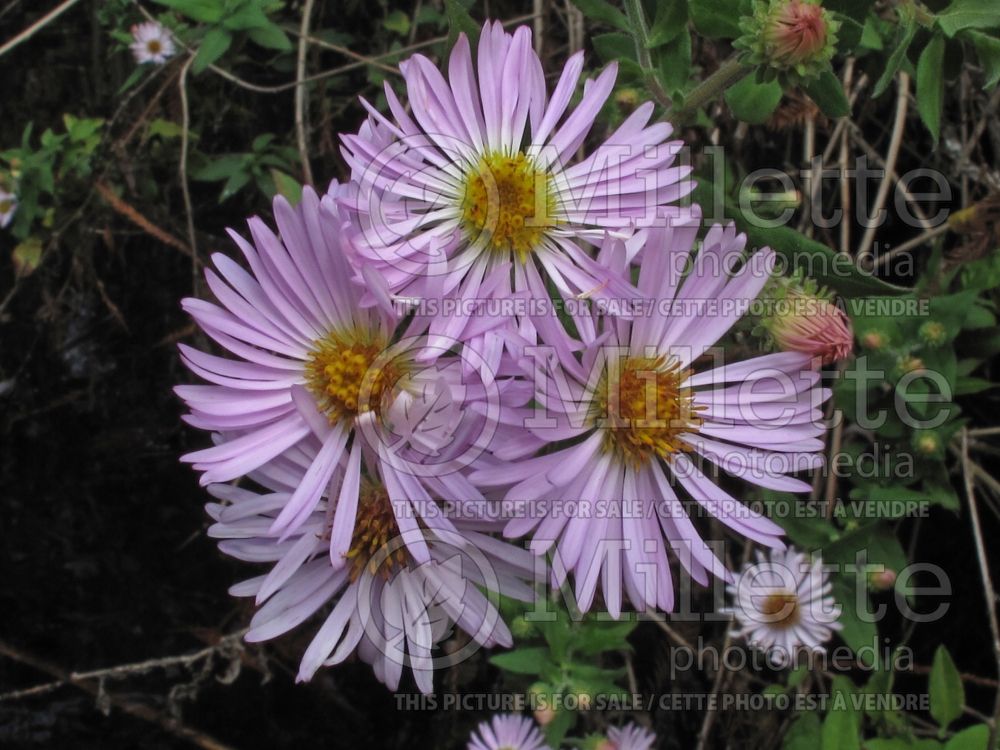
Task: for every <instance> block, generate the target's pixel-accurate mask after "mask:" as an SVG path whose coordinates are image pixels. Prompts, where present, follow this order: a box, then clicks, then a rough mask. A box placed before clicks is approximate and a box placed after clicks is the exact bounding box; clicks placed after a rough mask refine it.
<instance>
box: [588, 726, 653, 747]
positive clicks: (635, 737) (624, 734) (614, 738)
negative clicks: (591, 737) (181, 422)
mask: <svg viewBox="0 0 1000 750" xmlns="http://www.w3.org/2000/svg"><path fill="white" fill-rule="evenodd" d="M655 744H656V735H655V734H653V733H652V732H651V731H649V730H648V729H644V728H643V727H640V726H639V725H638V724H626V725H625V726H623V727H611V728H610V729H609V730H608V737H607V740H606V741H605V744H602V745H598V747H599V748H600V750H653V745H655Z"/></svg>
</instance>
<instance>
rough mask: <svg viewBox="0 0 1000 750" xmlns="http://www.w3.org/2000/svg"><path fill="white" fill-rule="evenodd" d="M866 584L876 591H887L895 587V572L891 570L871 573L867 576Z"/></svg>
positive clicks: (886, 569)
mask: <svg viewBox="0 0 1000 750" xmlns="http://www.w3.org/2000/svg"><path fill="white" fill-rule="evenodd" d="M868 582H869V583H870V584H871V587H872V588H873V589H875V590H876V591H889V590H890V589H891V588H892V587H893V586H895V585H896V571H895V570H893V569H892V568H885V569H884V570H879V571H872V572H871V573H869V574H868Z"/></svg>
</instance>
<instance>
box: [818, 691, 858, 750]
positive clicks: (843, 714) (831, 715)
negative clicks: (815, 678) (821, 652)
mask: <svg viewBox="0 0 1000 750" xmlns="http://www.w3.org/2000/svg"><path fill="white" fill-rule="evenodd" d="M851 688H852V686H851V684H850V681H849V680H847V678H845V677H840V676H838V677H835V678H834V691H833V694H832V695H831V697H833V698H834V702H833V703H832V704H831V707H830V710H829V711H828V712H827V714H826V718H825V719H824V720H823V729H822V733H821V735H820V737H821V742H820V748H821V750H861V740H860V739H859V737H858V734H859V732H860V729H861V727H860V722H859V721H858V715H857V713H856V712H855V711H854V709H853V707H852V706H851V694H852V693H853V690H852V689H851ZM841 701H842V702H843V703H842V705H841V704H840V702H841Z"/></svg>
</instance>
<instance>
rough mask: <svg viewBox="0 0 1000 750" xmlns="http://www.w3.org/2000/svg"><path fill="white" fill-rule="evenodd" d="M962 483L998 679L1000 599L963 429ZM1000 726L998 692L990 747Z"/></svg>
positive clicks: (999, 691) (967, 441)
mask: <svg viewBox="0 0 1000 750" xmlns="http://www.w3.org/2000/svg"><path fill="white" fill-rule="evenodd" d="M962 480H963V483H964V485H965V497H966V499H967V500H968V502H969V518H970V520H971V521H972V535H973V540H974V541H975V543H976V559H977V560H978V561H979V571H980V573H981V574H982V576H983V595H984V596H985V597H986V614H987V616H988V617H989V623H990V632H991V633H992V634H993V656H994V658H995V659H996V664H997V675H998V677H1000V622H998V621H997V595H996V592H995V591H994V589H993V579H992V578H991V577H990V566H989V561H988V560H987V558H986V545H985V544H984V543H983V529H982V525H981V524H980V521H979V509H978V508H977V507H976V488H975V486H974V484H973V479H972V468H971V461H970V460H969V433H968V432H967V431H966V430H965V428H964V427H963V428H962ZM998 722H1000V690H997V692H996V696H995V698H994V701H993V720H992V721H991V722H990V725H989V726H990V741H989V742H988V743H987V747H994V746H995V745H996V739H997V723H998Z"/></svg>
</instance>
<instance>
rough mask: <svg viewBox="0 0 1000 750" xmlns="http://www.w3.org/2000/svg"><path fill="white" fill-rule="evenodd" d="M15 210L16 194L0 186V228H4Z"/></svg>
mask: <svg viewBox="0 0 1000 750" xmlns="http://www.w3.org/2000/svg"><path fill="white" fill-rule="evenodd" d="M16 212H17V196H16V195H14V194H13V193H8V192H7V191H6V190H4V189H3V188H0V229H4V228H5V227H6V226H7V225H8V224H10V222H11V221H13V219H14V214H15V213H16Z"/></svg>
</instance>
